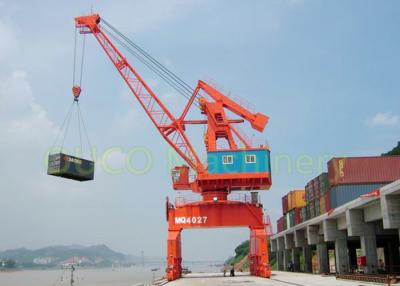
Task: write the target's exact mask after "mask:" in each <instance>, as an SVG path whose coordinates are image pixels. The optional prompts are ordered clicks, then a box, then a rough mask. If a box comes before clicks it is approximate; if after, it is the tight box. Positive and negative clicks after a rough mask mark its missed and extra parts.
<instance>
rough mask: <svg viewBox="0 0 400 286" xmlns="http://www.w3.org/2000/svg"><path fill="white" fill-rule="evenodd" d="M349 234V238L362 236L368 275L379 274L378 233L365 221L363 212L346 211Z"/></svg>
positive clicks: (362, 247)
mask: <svg viewBox="0 0 400 286" xmlns="http://www.w3.org/2000/svg"><path fill="white" fill-rule="evenodd" d="M346 221H347V232H348V234H349V236H360V243H361V250H362V254H363V255H364V256H366V260H367V261H366V262H367V265H366V267H365V269H364V271H365V273H366V274H373V273H376V272H377V268H378V267H377V265H378V254H377V252H376V233H375V229H374V225H373V224H371V223H366V222H365V221H364V212H363V210H359V209H356V210H347V211H346Z"/></svg>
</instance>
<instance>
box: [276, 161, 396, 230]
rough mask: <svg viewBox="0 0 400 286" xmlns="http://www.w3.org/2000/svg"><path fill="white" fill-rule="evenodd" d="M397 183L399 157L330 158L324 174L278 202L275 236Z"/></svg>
mask: <svg viewBox="0 0 400 286" xmlns="http://www.w3.org/2000/svg"><path fill="white" fill-rule="evenodd" d="M398 179H400V156H382V157H347V158H332V159H331V160H330V161H329V162H328V173H322V174H320V175H319V176H317V177H316V178H314V179H312V180H311V181H309V182H308V183H307V185H306V186H305V190H304V191H303V190H295V191H292V192H290V193H288V194H287V195H286V196H284V197H283V198H282V210H283V215H284V216H283V217H281V218H280V219H279V220H278V221H277V224H278V232H281V231H283V230H285V229H287V228H290V227H293V226H295V225H296V224H299V223H301V222H304V221H306V220H308V219H310V218H313V217H316V216H319V215H321V214H324V213H326V212H329V211H330V210H331V209H334V208H336V207H339V206H341V205H343V204H346V203H347V202H350V201H352V200H354V199H356V198H358V197H360V196H361V195H364V194H367V193H369V192H371V191H374V190H376V189H379V188H381V187H382V186H383V185H386V184H388V183H391V182H393V181H395V180H398Z"/></svg>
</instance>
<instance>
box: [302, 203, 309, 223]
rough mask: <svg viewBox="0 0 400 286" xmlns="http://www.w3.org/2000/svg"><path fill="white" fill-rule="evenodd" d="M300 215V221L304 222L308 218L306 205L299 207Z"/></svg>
mask: <svg viewBox="0 0 400 286" xmlns="http://www.w3.org/2000/svg"><path fill="white" fill-rule="evenodd" d="M300 217H301V222H305V221H306V220H308V215H307V207H304V208H301V211H300Z"/></svg>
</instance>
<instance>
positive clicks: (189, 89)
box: [102, 19, 194, 94]
mask: <svg viewBox="0 0 400 286" xmlns="http://www.w3.org/2000/svg"><path fill="white" fill-rule="evenodd" d="M102 22H104V24H105V25H106V26H108V27H109V28H110V29H112V30H113V31H114V32H115V33H116V34H117V35H119V36H120V37H121V38H123V39H124V40H125V41H126V42H127V43H129V44H130V45H131V46H132V47H134V48H135V49H136V50H138V51H139V52H140V53H141V54H143V55H144V56H145V57H146V58H147V59H149V60H150V61H151V62H153V63H154V64H155V65H156V66H158V67H159V68H160V69H161V70H163V71H164V72H165V73H166V74H168V75H169V76H170V77H172V78H174V79H175V80H176V81H177V82H179V84H180V85H182V86H183V87H185V89H186V90H187V91H188V92H189V93H190V94H192V93H193V91H194V90H193V89H192V88H191V87H190V85H189V84H187V83H186V82H185V81H183V80H182V79H181V78H180V77H178V76H177V75H176V74H174V73H173V72H172V71H170V70H169V69H168V68H167V67H165V66H164V65H163V64H161V63H160V62H159V61H157V60H156V59H155V58H153V57H152V56H151V55H150V54H149V53H147V52H146V51H145V50H143V49H142V48H141V47H140V46H139V45H137V44H136V43H134V42H133V41H132V40H131V39H129V38H128V37H127V36H125V35H124V34H123V33H121V32H120V31H118V30H117V29H116V28H115V27H113V26H112V25H111V24H110V23H108V22H107V21H106V20H104V19H102Z"/></svg>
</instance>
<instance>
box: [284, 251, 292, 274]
mask: <svg viewBox="0 0 400 286" xmlns="http://www.w3.org/2000/svg"><path fill="white" fill-rule="evenodd" d="M291 260H292V257H291V251H290V250H287V249H285V250H284V251H283V270H284V271H288V270H289V269H288V265H289V262H290V261H291Z"/></svg>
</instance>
